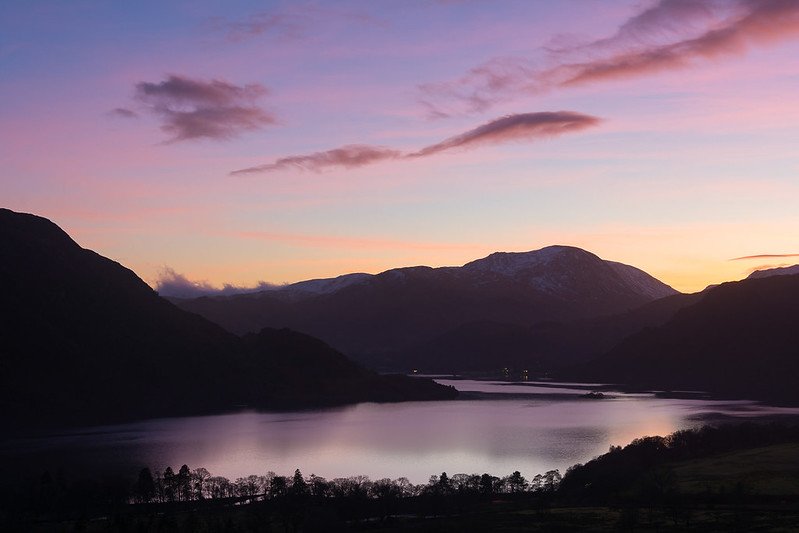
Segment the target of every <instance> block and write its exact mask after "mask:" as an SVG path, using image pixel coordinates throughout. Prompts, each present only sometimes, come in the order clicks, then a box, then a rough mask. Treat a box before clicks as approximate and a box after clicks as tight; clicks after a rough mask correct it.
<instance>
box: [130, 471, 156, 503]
mask: <svg viewBox="0 0 799 533" xmlns="http://www.w3.org/2000/svg"><path fill="white" fill-rule="evenodd" d="M133 490H134V497H135V499H136V501H138V502H139V503H149V502H151V501H152V500H153V498H154V497H155V481H153V474H152V473H151V472H150V469H149V468H142V469H141V470H140V471H139V477H138V479H137V480H136V485H135V486H134V489H133Z"/></svg>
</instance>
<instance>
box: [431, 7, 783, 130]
mask: <svg viewBox="0 0 799 533" xmlns="http://www.w3.org/2000/svg"><path fill="white" fill-rule="evenodd" d="M797 37H799V2H797V1H796V0H702V1H699V0H660V1H658V2H656V3H655V4H654V5H653V6H651V7H650V8H648V9H646V10H644V11H642V12H640V13H638V14H636V15H635V16H633V17H631V18H629V19H628V20H626V21H625V22H624V23H623V24H622V25H621V26H620V27H619V28H618V30H617V31H616V32H615V33H614V34H613V35H611V36H610V37H606V38H603V39H599V40H595V41H591V42H589V43H586V44H582V45H578V46H571V47H560V48H558V49H548V50H546V52H547V53H548V59H549V65H548V66H546V67H542V66H540V65H538V64H537V63H536V62H535V61H533V60H532V58H529V57H528V58H493V59H490V60H489V61H486V62H485V63H483V64H481V65H478V66H476V67H474V68H472V69H470V70H469V71H468V72H467V73H466V74H464V75H463V76H462V77H460V78H458V79H455V80H452V81H446V82H441V83H429V84H423V85H420V86H419V91H420V98H419V99H420V102H421V103H422V105H423V106H424V107H425V108H426V110H427V112H428V115H429V116H430V117H440V116H447V115H451V114H453V113H460V112H464V111H465V112H481V111H484V110H486V109H487V108H489V107H491V106H492V105H493V104H495V103H497V102H500V101H503V100H507V99H510V98H514V97H517V96H518V95H520V94H535V93H539V92H543V91H549V90H552V89H556V88H561V87H570V86H577V85H584V84H589V83H595V82H602V81H608V80H614V79H623V78H632V77H638V76H643V75H647V74H654V73H658V72H663V71H669V70H674V69H681V68H687V67H691V66H694V65H698V64H702V63H703V62H710V61H716V60H719V59H721V58H724V57H729V56H734V55H742V54H744V53H746V52H747V51H748V50H749V49H751V48H753V47H756V46H765V45H768V44H771V43H775V42H778V41H782V40H787V39H792V38H797Z"/></svg>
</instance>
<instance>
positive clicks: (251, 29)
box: [209, 5, 378, 42]
mask: <svg viewBox="0 0 799 533" xmlns="http://www.w3.org/2000/svg"><path fill="white" fill-rule="evenodd" d="M335 19H337V20H342V21H345V22H355V23H367V24H376V23H378V21H377V20H375V19H374V18H372V17H370V16H369V15H367V14H365V13H361V12H358V11H351V10H345V9H339V8H335V7H331V6H326V7H321V6H314V5H304V6H296V5H295V6H290V7H288V8H286V9H280V10H272V11H261V12H258V13H252V14H251V15H249V16H247V17H244V18H241V19H238V20H230V19H227V18H224V17H214V18H212V19H211V20H210V21H209V23H210V27H211V29H212V30H215V31H219V32H222V33H223V34H224V35H225V38H226V39H227V40H228V41H230V42H240V41H244V40H247V39H252V38H257V37H261V36H267V35H268V36H273V37H276V38H278V39H290V40H291V39H301V38H305V37H307V36H308V35H311V34H312V33H313V32H312V30H311V27H312V26H313V25H314V23H317V22H325V23H329V22H330V21H331V20H335Z"/></svg>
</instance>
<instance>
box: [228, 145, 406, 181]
mask: <svg viewBox="0 0 799 533" xmlns="http://www.w3.org/2000/svg"><path fill="white" fill-rule="evenodd" d="M401 155H402V153H401V152H399V151H398V150H392V149H390V148H383V147H380V146H369V145H364V144H351V145H347V146H342V147H341V148H334V149H332V150H326V151H324V152H315V153H312V154H307V155H292V156H287V157H281V158H280V159H278V160H276V161H275V162H274V163H268V164H266V165H259V166H255V167H250V168H244V169H241V170H234V171H233V172H231V174H234V175H235V174H253V173H257V172H273V171H276V170H284V169H288V168H297V169H300V170H313V171H320V170H323V169H325V168H329V167H342V168H356V167H362V166H364V165H369V164H372V163H377V162H379V161H384V160H386V159H396V158H398V157H400V156H401Z"/></svg>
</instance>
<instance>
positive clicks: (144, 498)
mask: <svg viewBox="0 0 799 533" xmlns="http://www.w3.org/2000/svg"><path fill="white" fill-rule="evenodd" d="M560 482H561V474H560V472H559V471H558V470H550V471H548V472H546V473H544V474H537V475H536V476H535V477H533V478H532V480H530V481H528V480H527V479H526V478H525V477H524V476H523V475H522V474H521V472H519V471H515V472H513V473H512V474H510V475H508V476H505V477H497V476H493V475H491V474H488V473H485V474H482V475H481V474H454V475H452V476H449V475H448V474H447V473H446V472H442V473H441V475H434V476H431V477H430V480H429V481H428V483H426V484H413V483H411V482H410V481H409V480H408V478H405V477H400V478H397V479H389V478H383V479H378V480H375V481H373V480H371V479H369V477H368V476H351V477H346V478H344V477H341V478H335V479H331V480H328V479H326V478H324V477H321V476H317V475H315V474H311V475H310V476H308V477H304V476H303V475H302V473H301V472H300V470H299V469H297V470H295V471H294V475H293V476H281V475H277V474H275V472H272V471H270V472H267V473H266V474H265V475H249V476H246V477H240V478H237V479H235V480H230V479H228V478H226V477H223V476H213V475H211V473H210V472H208V470H206V469H205V468H202V467H201V468H196V469H190V468H189V467H188V465H185V464H184V465H183V466H181V467H180V469H179V470H178V472H177V473H175V471H174V470H173V469H172V467H169V466H168V467H166V469H165V470H164V471H163V472H162V473H156V474H155V475H154V474H153V473H152V471H151V470H150V469H149V468H143V469H141V471H140V472H139V475H138V478H137V480H136V482H135V483H134V484H133V486H132V487H131V490H130V501H131V502H132V503H168V502H187V501H197V500H220V499H229V498H237V499H241V500H258V499H260V500H272V499H279V498H283V497H293V498H315V499H320V498H350V499H374V500H391V499H398V498H411V497H417V496H452V495H456V494H471V495H481V496H493V495H498V494H519V493H524V492H536V493H544V492H550V493H551V492H554V491H556V490H557V488H558V486H559V484H560Z"/></svg>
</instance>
